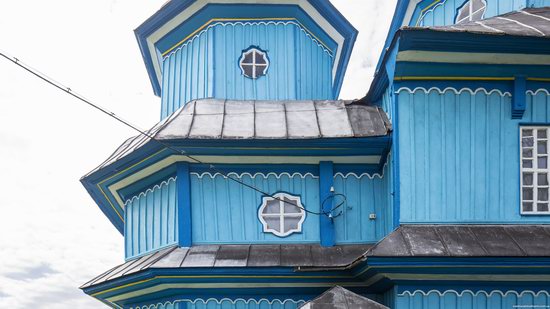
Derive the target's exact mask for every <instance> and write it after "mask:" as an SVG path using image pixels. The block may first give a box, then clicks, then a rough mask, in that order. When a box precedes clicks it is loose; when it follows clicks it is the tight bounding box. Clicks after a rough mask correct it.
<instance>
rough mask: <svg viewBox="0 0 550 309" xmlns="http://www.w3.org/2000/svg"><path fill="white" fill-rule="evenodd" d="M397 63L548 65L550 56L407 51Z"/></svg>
mask: <svg viewBox="0 0 550 309" xmlns="http://www.w3.org/2000/svg"><path fill="white" fill-rule="evenodd" d="M396 61H397V62H402V61H406V62H435V63H473V64H524V65H548V64H549V63H550V55H526V54H504V53H456V52H436V51H421V50H406V51H402V52H399V53H398V54H397V60H396Z"/></svg>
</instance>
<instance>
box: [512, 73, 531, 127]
mask: <svg viewBox="0 0 550 309" xmlns="http://www.w3.org/2000/svg"><path fill="white" fill-rule="evenodd" d="M526 91H527V79H526V78H525V76H516V78H515V79H514V93H513V97H512V119H521V118H523V113H525V109H526V107H527V104H526V93H525V92H526Z"/></svg>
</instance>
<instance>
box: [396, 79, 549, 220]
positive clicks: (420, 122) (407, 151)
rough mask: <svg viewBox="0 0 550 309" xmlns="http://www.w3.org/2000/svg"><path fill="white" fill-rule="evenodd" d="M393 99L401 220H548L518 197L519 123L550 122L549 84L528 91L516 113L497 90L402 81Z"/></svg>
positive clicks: (505, 97) (507, 97) (508, 98)
mask: <svg viewBox="0 0 550 309" xmlns="http://www.w3.org/2000/svg"><path fill="white" fill-rule="evenodd" d="M398 104H399V108H398V113H399V115H398V121H399V123H398V126H397V129H398V130H399V141H398V145H399V164H400V188H401V191H400V201H401V204H400V208H401V209H400V211H401V222H402V223H407V222H409V223H420V222H430V223H438V222H439V223H452V222H460V223H484V222H488V223H500V222H502V223H533V222H542V223H549V222H550V216H521V215H520V205H519V124H520V123H525V124H528V123H550V96H549V95H548V92H546V91H538V92H536V94H535V93H533V92H528V95H527V110H526V112H525V115H524V117H523V119H521V120H512V119H511V96H510V94H509V93H501V92H500V91H496V90H493V91H490V93H486V91H485V90H479V91H477V92H475V94H472V91H471V90H468V89H465V90H462V91H459V92H458V91H457V90H455V89H446V90H444V91H442V90H439V89H436V88H433V89H430V90H429V91H426V90H425V89H417V90H416V91H414V92H411V91H410V89H408V88H406V89H401V90H400V91H399V97H398Z"/></svg>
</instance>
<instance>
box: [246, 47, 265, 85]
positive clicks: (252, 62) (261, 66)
mask: <svg viewBox="0 0 550 309" xmlns="http://www.w3.org/2000/svg"><path fill="white" fill-rule="evenodd" d="M239 66H240V67H241V71H242V73H243V75H244V76H246V77H248V78H252V79H256V78H258V77H261V76H264V75H266V74H267V69H268V68H269V59H268V58H267V53H266V52H265V51H263V50H261V49H259V48H257V47H250V48H248V49H247V50H245V51H243V54H242V56H241V60H240V61H239Z"/></svg>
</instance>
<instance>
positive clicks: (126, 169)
mask: <svg viewBox="0 0 550 309" xmlns="http://www.w3.org/2000/svg"><path fill="white" fill-rule="evenodd" d="M165 150H166V149H165V148H164V149H161V150H159V151H157V152H155V153H154V154H152V155H150V156H148V157H147V158H145V159H143V160H141V161H139V162H137V163H135V164H133V165H131V166H129V167H128V168H125V169H124V170H122V171H119V172H118V173H116V174H114V175H112V176H110V177H107V178H106V179H104V180H102V181H101V182H99V183H98V184H97V185H96V186H97V188H98V189H99V191H100V192H101V194H103V196H104V197H105V199H107V201H108V202H109V204H110V205H111V208H113V210H114V211H115V212H116V214H117V215H118V217H119V218H120V220H122V223H124V218H123V217H122V216H121V215H120V213H119V212H118V210H117V209H116V208H115V205H113V203H111V200H110V199H109V198H108V197H107V194H105V192H104V191H103V188H102V187H101V185H102V184H103V183H105V182H106V181H108V180H110V179H113V178H114V177H116V176H118V175H120V174H122V173H124V172H126V171H128V170H129V169H132V168H134V167H135V166H137V165H139V164H141V163H143V162H144V161H147V160H149V159H150V158H152V157H154V156H156V155H158V154H159V153H161V152H163V151H165ZM122 209H124V207H122Z"/></svg>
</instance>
